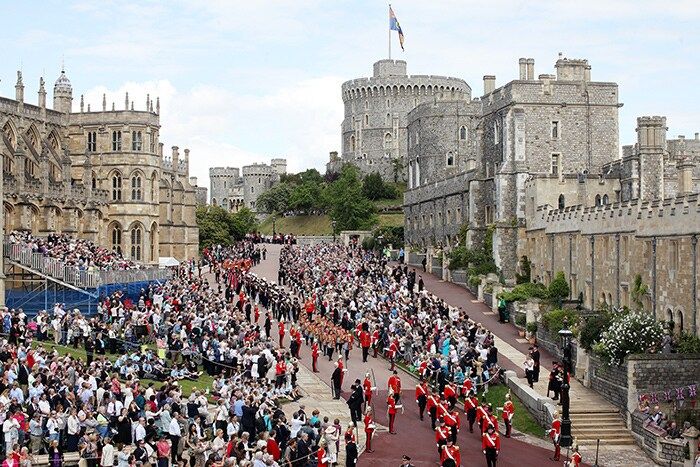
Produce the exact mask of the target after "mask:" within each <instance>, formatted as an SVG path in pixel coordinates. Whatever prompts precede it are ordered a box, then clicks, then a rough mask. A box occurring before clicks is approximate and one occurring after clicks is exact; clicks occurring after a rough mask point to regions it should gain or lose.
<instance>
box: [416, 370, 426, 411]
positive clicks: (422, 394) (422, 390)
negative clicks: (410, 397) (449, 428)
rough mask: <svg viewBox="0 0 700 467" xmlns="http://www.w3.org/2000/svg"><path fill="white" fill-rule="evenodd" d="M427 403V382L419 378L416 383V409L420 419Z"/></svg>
mask: <svg viewBox="0 0 700 467" xmlns="http://www.w3.org/2000/svg"><path fill="white" fill-rule="evenodd" d="M427 403H428V383H426V382H425V381H424V380H421V382H420V383H419V384H416V404H418V410H419V412H420V419H421V420H423V413H424V412H425V406H426V405H427Z"/></svg>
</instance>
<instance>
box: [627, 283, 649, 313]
mask: <svg viewBox="0 0 700 467" xmlns="http://www.w3.org/2000/svg"><path fill="white" fill-rule="evenodd" d="M647 293H649V287H648V286H647V285H646V284H645V283H644V282H642V276H641V275H640V274H637V275H636V276H634V283H633V284H632V290H631V291H630V298H631V299H632V303H633V304H634V307H635V311H642V310H644V297H645V296H646V294H647Z"/></svg>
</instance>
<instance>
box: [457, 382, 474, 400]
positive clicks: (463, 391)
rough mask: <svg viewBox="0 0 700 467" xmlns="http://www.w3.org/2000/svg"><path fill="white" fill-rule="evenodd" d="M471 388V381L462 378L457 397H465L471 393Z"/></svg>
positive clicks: (472, 386)
mask: <svg viewBox="0 0 700 467" xmlns="http://www.w3.org/2000/svg"><path fill="white" fill-rule="evenodd" d="M472 388H474V382H473V381H472V379H471V378H464V382H463V383H462V387H461V388H460V390H459V395H460V396H462V397H467V395H468V394H469V393H470V392H471V390H472Z"/></svg>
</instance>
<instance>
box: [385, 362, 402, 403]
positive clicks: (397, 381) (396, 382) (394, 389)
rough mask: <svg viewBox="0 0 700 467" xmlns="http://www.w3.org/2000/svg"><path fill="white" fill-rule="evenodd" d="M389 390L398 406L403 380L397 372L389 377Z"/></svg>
mask: <svg viewBox="0 0 700 467" xmlns="http://www.w3.org/2000/svg"><path fill="white" fill-rule="evenodd" d="M387 389H388V390H389V392H390V393H391V394H393V396H394V402H396V403H397V404H398V403H399V401H400V399H401V378H399V374H398V372H397V371H396V370H394V373H393V374H392V375H391V376H389V381H388V382H387Z"/></svg>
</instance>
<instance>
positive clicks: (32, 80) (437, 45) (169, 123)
mask: <svg viewBox="0 0 700 467" xmlns="http://www.w3.org/2000/svg"><path fill="white" fill-rule="evenodd" d="M393 7H394V11H395V12H396V15H397V17H398V19H399V21H400V22H401V26H402V28H403V31H404V34H405V36H406V51H405V52H403V53H402V52H400V49H399V46H398V41H397V40H396V38H394V46H393V52H394V58H402V59H405V60H407V61H408V68H409V73H414V74H438V75H450V76H456V77H460V78H463V79H465V80H466V81H467V82H468V83H469V84H470V85H471V86H472V89H473V90H474V95H475V96H476V95H479V93H480V91H481V90H482V83H481V78H482V76H483V75H484V74H495V75H496V78H497V85H499V86H500V85H502V84H504V83H505V82H507V81H509V80H511V79H514V78H517V73H518V66H517V60H518V58H519V57H532V58H534V59H535V74H536V75H537V74H541V73H553V72H554V68H553V66H554V62H555V61H556V58H557V54H558V53H559V52H562V53H563V54H564V55H565V56H566V57H569V58H587V59H588V60H589V62H590V64H591V66H592V78H593V79H594V80H599V81H615V82H618V83H619V85H620V99H621V101H622V102H623V103H624V107H622V108H621V109H620V143H621V144H627V143H631V142H633V141H634V140H635V132H634V126H635V119H636V117H637V116H640V115H665V116H667V117H668V125H669V132H670V135H672V136H675V135H678V134H685V135H686V136H687V137H692V136H693V135H694V133H695V132H697V131H700V105H698V104H700V90H698V88H697V84H698V82H699V78H698V77H700V60H698V50H700V32H699V31H700V28H698V24H700V21H699V20H700V9H699V8H698V7H697V3H696V2H693V1H689V0H677V1H666V2H658V1H647V0H636V1H628V0H606V1H602V0H589V1H586V2H581V1H547V2H539V1H532V0H531V1H515V0H494V1H491V2H473V1H461V0H431V1H425V0H420V1H419V0H395V1H394V2H393ZM0 12H1V13H2V14H1V16H2V17H3V19H4V21H3V28H0V43H2V44H3V47H2V48H0V80H1V81H0V95H3V96H14V83H15V72H16V70H17V69H19V68H20V66H21V68H22V70H23V73H24V81H25V85H26V90H25V96H26V97H25V100H26V101H28V102H35V100H36V91H37V88H38V81H39V76H41V75H43V76H45V78H46V81H47V83H48V84H49V97H50V95H51V94H50V93H51V88H52V87H53V82H54V80H55V79H56V77H57V76H58V73H59V71H60V65H61V60H62V57H65V64H66V70H67V73H68V76H69V77H70V79H71V81H72V83H73V88H74V106H75V107H76V108H77V106H78V102H79V96H80V94H85V96H86V97H85V100H86V103H90V104H91V105H92V106H93V108H99V107H100V106H101V101H102V97H101V96H102V93H103V92H105V93H107V96H108V97H107V100H108V103H109V104H108V105H111V102H112V101H115V102H116V104H117V107H119V106H123V102H124V92H125V91H129V95H130V97H131V98H132V99H134V100H135V106H136V108H139V107H141V108H143V107H144V106H145V100H146V93H150V94H151V96H152V97H154V96H156V95H159V96H160V97H161V103H162V112H161V123H162V125H163V129H162V132H161V140H162V141H163V142H164V143H165V146H166V147H170V146H172V145H178V146H180V147H181V148H184V147H189V148H190V149H191V151H192V152H191V172H192V173H193V175H196V176H198V177H199V179H200V184H205V185H208V168H209V167H210V166H213V165H228V166H241V165H244V164H248V163H252V162H255V161H266V160H269V159H270V158H271V157H279V156H286V157H287V158H288V163H289V169H290V170H292V171H298V170H302V169H305V168H308V167H317V168H319V169H323V167H324V164H325V162H326V160H327V157H328V152H329V151H332V150H339V149H340V123H341V120H342V114H343V108H342V101H341V97H340V85H341V83H342V82H343V81H345V80H347V79H351V78H356V77H362V76H368V75H370V74H371V68H372V63H373V62H374V61H376V60H377V59H381V58H386V55H387V37H388V13H387V4H386V3H385V2H383V1H374V0H356V1H350V0H323V1H322V0H288V1H273V0H269V1H257V0H247V1H238V0H237V1H224V0H208V1H196V0H169V1H147V0H141V1H136V2H133V1H130V0H121V1H111V0H100V1H88V0H76V1H71V0H62V1H55V0H47V1H24V2H10V1H7V0H0Z"/></svg>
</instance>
